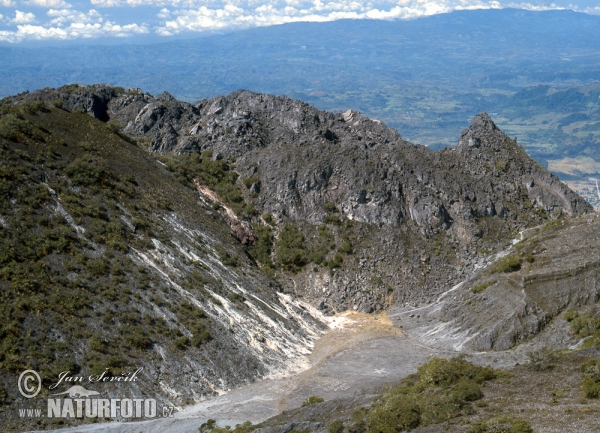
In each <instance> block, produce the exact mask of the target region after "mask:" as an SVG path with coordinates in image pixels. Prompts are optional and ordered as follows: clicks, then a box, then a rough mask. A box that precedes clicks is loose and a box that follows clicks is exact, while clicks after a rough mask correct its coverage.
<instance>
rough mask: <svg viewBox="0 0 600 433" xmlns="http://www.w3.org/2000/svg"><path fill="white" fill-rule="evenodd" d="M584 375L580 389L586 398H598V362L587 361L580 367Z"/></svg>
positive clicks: (599, 377) (599, 392)
mask: <svg viewBox="0 0 600 433" xmlns="http://www.w3.org/2000/svg"><path fill="white" fill-rule="evenodd" d="M581 371H582V373H583V374H584V376H585V377H584V379H583V382H582V383H581V388H582V389H583V393H584V394H585V396H586V397H587V398H599V397H600V361H597V360H594V359H592V360H589V361H587V362H586V363H584V364H583V365H582V366H581Z"/></svg>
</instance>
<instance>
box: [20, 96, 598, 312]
mask: <svg viewBox="0 0 600 433" xmlns="http://www.w3.org/2000/svg"><path fill="white" fill-rule="evenodd" d="M77 91H78V92H79V94H77V95H75V96H70V95H66V96H65V95H64V93H65V92H64V91H62V90H56V91H55V90H45V91H40V92H35V93H32V94H29V95H25V96H21V97H20V98H21V99H33V98H38V99H40V98H41V99H46V100H52V99H56V98H57V97H60V98H63V99H65V101H71V99H72V98H75V99H77V100H80V99H81V100H86V101H89V100H95V99H94V97H95V96H94V95H97V96H98V98H99V99H100V100H101V101H105V100H106V96H105V95H109V96H110V98H111V99H110V100H109V101H108V102H107V103H106V113H107V114H108V116H109V118H110V119H117V120H118V121H119V122H120V123H121V124H122V125H124V130H123V131H124V132H125V133H126V134H130V135H131V136H133V137H137V138H138V139H139V140H140V141H141V142H144V143H150V144H149V150H150V151H152V152H157V153H170V152H172V153H187V152H196V151H202V150H212V151H213V155H214V157H215V158H218V159H220V158H223V159H234V158H235V159H236V170H237V171H238V173H239V174H240V179H241V180H244V179H247V178H253V179H256V181H255V182H254V183H253V185H252V187H251V188H249V189H246V188H245V187H243V186H241V189H242V190H243V191H246V194H247V195H246V196H245V200H246V201H249V202H252V204H253V205H254V206H255V208H256V210H257V215H261V214H262V213H264V212H269V213H270V214H271V215H272V216H273V219H274V221H275V222H276V226H275V227H274V229H273V232H274V233H273V234H274V235H275V236H277V233H278V231H279V229H280V228H281V227H282V226H283V225H285V224H287V223H293V224H295V225H296V226H298V227H299V228H300V229H301V231H302V232H303V234H304V237H305V240H306V242H307V244H308V247H309V249H310V248H312V247H311V245H313V246H314V245H316V244H317V243H318V242H319V232H318V231H317V227H318V226H319V225H321V224H323V223H324V222H326V223H327V227H329V228H328V230H330V231H332V232H333V237H334V244H335V246H336V247H335V248H337V247H339V246H340V244H341V243H342V240H343V239H348V240H349V241H350V242H351V244H352V245H353V251H354V253H353V254H351V253H348V252H346V253H344V255H343V256H342V259H343V264H340V265H339V266H337V267H333V268H332V269H331V270H328V269H327V268H323V267H321V268H319V267H317V268H314V266H312V265H310V266H308V267H307V268H306V269H305V271H303V272H300V273H297V274H294V275H292V276H291V279H290V280H287V277H286V278H284V279H285V280H287V281H289V288H290V290H294V291H295V292H296V293H298V294H301V295H304V296H307V297H309V298H312V299H313V300H315V301H320V300H324V302H325V303H326V304H328V305H330V306H331V307H332V308H333V309H335V310H340V309H344V308H355V309H359V310H361V311H372V310H373V309H379V308H383V307H385V306H388V305H390V304H403V303H407V302H413V301H420V302H422V301H428V300H431V299H433V297H434V296H435V295H436V294H439V293H441V292H442V291H444V290H446V289H447V288H449V287H451V286H452V285H454V284H455V283H457V282H458V281H459V280H460V279H461V278H462V276H463V275H464V274H465V272H467V271H468V270H470V269H473V268H474V267H475V266H476V265H477V263H478V262H479V261H480V260H481V257H482V254H484V253H485V252H486V251H489V250H492V249H495V248H497V247H498V246H501V245H503V244H504V243H505V242H506V241H507V240H508V239H510V238H512V236H514V234H515V233H516V232H518V231H519V230H522V229H524V228H527V227H530V226H535V225H539V224H541V223H543V222H544V221H546V220H547V219H548V218H555V217H557V216H558V215H560V214H567V215H572V214H579V213H583V212H590V211H592V208H591V206H590V205H589V204H588V203H586V202H585V201H584V200H583V199H581V198H580V197H579V196H577V195H576V194H575V193H573V192H572V191H570V190H569V189H568V188H567V187H566V186H565V185H564V184H562V183H561V182H560V181H559V180H558V178H557V177H556V176H554V175H552V174H551V173H549V172H548V171H547V170H545V169H544V168H542V167H541V166H539V165H538V164H537V163H536V162H534V161H533V160H532V159H531V158H529V156H528V155H527V154H526V153H525V152H524V150H523V149H522V148H521V147H519V146H518V145H517V143H516V140H513V139H511V138H509V137H507V136H506V135H505V134H504V133H503V132H502V131H500V130H499V129H498V127H497V126H496V125H495V124H494V122H493V121H492V120H491V119H490V118H489V116H488V115H487V114H485V113H481V114H479V115H478V116H476V117H475V118H474V120H473V122H472V124H471V126H470V127H469V129H466V130H465V131H463V133H462V135H461V138H460V140H459V142H458V145H457V146H456V148H454V149H447V150H445V151H442V152H439V153H438V152H434V151H432V150H430V149H428V148H427V147H425V146H420V145H415V144H412V143H409V142H407V141H405V140H403V139H402V138H401V136H400V134H398V132H397V131H395V130H393V129H390V128H387V127H386V126H385V125H384V124H383V123H381V122H379V121H376V120H371V119H369V118H367V117H365V116H363V115H361V114H360V113H358V112H356V111H351V110H348V111H346V112H344V113H340V114H334V113H330V112H325V111H320V110H317V109H316V108H314V107H312V106H310V105H308V104H306V103H303V102H301V101H295V100H292V99H289V98H287V97H280V96H273V95H263V94H257V93H253V92H249V91H243V90H242V91H237V92H234V93H232V94H230V95H228V96H219V97H215V98H212V99H208V100H202V101H199V102H197V103H196V104H194V105H192V104H189V103H186V102H180V101H177V100H175V99H174V98H173V97H172V96H171V95H169V94H167V93H165V94H162V95H159V96H157V97H151V96H149V95H147V94H146V95H144V94H142V93H141V92H140V91H138V90H128V91H120V92H116V91H115V90H114V89H113V88H105V87H98V86H97V87H86V88H78V89H77ZM18 99H19V98H15V101H17V100H18ZM102 103H104V102H102ZM69 104H71V102H69V103H68V104H67V107H71V106H72V105H69ZM92 105H93V104H92ZM80 106H81V107H88V106H85V105H80ZM90 107H91V106H90ZM86 109H87V111H88V112H90V114H92V115H94V116H96V117H98V110H96V109H92V108H86ZM100 111H102V110H100ZM99 118H101V117H99ZM327 204H333V205H335V209H336V210H337V211H339V213H335V214H334V215H333V216H334V217H337V218H338V221H336V220H335V218H333V219H332V215H331V212H330V210H328V209H331V207H329V208H328V206H326V205H327ZM247 223H249V224H250V225H252V226H256V225H260V224H264V222H263V221H262V220H261V219H260V218H259V217H258V216H256V217H254V218H253V219H252V220H251V221H247ZM335 254H336V251H335V249H331V248H330V250H329V251H328V252H327V254H326V256H325V258H324V260H327V259H330V260H331V259H332V258H333V256H334V255H335ZM423 256H427V257H429V259H427V260H424V261H423V260H421V257H423ZM274 259H277V258H276V257H274ZM322 263H325V261H323V262H322ZM315 269H316V272H314V270H315ZM311 271H312V272H311Z"/></svg>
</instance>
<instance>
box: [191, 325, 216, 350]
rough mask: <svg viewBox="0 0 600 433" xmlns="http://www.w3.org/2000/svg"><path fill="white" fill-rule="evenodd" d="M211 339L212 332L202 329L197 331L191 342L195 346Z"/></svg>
mask: <svg viewBox="0 0 600 433" xmlns="http://www.w3.org/2000/svg"><path fill="white" fill-rule="evenodd" d="M210 340H212V336H211V335H210V332H209V331H208V330H206V329H202V330H199V331H197V333H195V334H194V335H193V336H192V340H191V343H192V345H193V346H195V347H200V346H201V345H203V344H204V343H208V342H209V341H210Z"/></svg>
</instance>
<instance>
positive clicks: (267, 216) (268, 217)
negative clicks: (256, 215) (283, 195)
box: [262, 212, 273, 224]
mask: <svg viewBox="0 0 600 433" xmlns="http://www.w3.org/2000/svg"><path fill="white" fill-rule="evenodd" d="M262 219H263V220H264V221H265V222H266V223H267V224H271V223H272V222H273V215H271V214H270V213H269V212H265V213H264V214H262Z"/></svg>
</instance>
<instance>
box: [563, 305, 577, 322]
mask: <svg viewBox="0 0 600 433" xmlns="http://www.w3.org/2000/svg"><path fill="white" fill-rule="evenodd" d="M578 316H579V312H578V311H577V310H576V309H575V308H571V309H570V310H567V311H566V312H565V316H564V317H565V320H566V321H567V322H571V321H573V319H576V318H577V317H578Z"/></svg>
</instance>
